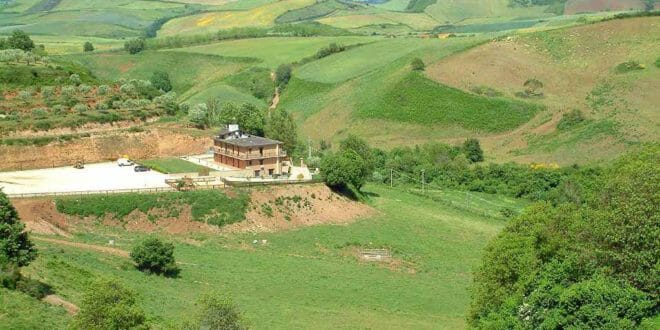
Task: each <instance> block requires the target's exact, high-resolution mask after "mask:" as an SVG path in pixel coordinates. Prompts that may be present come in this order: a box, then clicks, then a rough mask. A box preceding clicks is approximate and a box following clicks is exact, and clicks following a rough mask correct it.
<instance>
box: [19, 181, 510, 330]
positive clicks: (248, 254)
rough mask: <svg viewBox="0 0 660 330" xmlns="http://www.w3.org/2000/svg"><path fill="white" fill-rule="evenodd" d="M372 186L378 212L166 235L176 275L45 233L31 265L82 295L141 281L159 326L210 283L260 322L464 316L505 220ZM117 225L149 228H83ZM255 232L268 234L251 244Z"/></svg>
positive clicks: (350, 323)
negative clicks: (381, 255)
mask: <svg viewBox="0 0 660 330" xmlns="http://www.w3.org/2000/svg"><path fill="white" fill-rule="evenodd" d="M367 191H368V192H369V193H370V194H371V196H372V197H371V199H372V201H371V203H372V204H373V205H374V207H376V208H377V209H378V210H379V211H380V213H381V214H380V215H378V216H376V217H374V218H371V219H365V220H362V221H359V222H357V223H354V224H352V225H347V226H327V225H326V226H315V227H309V228H304V229H300V230H296V231H290V232H280V233H270V234H259V235H252V234H234V235H229V236H226V237H211V236H205V235H195V236H193V237H194V239H195V240H197V241H198V242H199V243H197V244H195V245H191V244H188V243H184V239H183V238H175V237H170V238H169V239H173V240H174V241H175V244H176V252H175V253H176V257H177V260H179V261H181V262H182V264H181V268H182V272H181V278H178V279H166V278H161V277H154V276H147V275H144V274H142V273H140V272H138V271H136V270H134V269H132V267H130V266H129V265H128V264H127V263H128V261H127V260H125V259H123V258H121V257H116V256H112V255H104V254H100V253H98V252H94V251H86V250H79V249H76V248H72V247H68V246H60V245H56V244H52V243H47V242H44V241H37V243H38V247H39V249H40V252H41V256H40V257H39V259H38V260H37V261H36V262H35V263H34V264H32V265H31V266H29V267H28V268H27V269H26V272H27V273H29V274H32V275H34V276H38V277H39V278H42V279H44V280H48V282H49V283H52V284H53V285H54V287H55V290H56V291H57V292H58V294H60V295H62V296H64V297H65V298H66V299H68V300H70V301H72V302H74V303H79V302H80V299H81V292H82V290H83V289H84V288H85V287H86V286H87V285H88V284H89V283H90V282H91V281H92V280H94V279H97V278H108V277H110V278H117V279H119V280H120V281H121V282H123V283H124V284H125V285H127V286H129V287H131V288H133V289H134V290H136V291H138V292H139V294H140V299H139V302H140V304H141V305H143V306H144V307H145V309H146V310H147V312H148V313H149V314H150V316H151V320H152V322H153V323H154V324H157V325H158V327H163V326H168V325H174V324H176V323H178V322H180V320H181V315H188V314H189V313H190V312H191V311H192V310H193V309H194V306H193V303H194V301H195V300H196V299H197V297H198V296H199V295H200V294H201V293H202V292H206V291H209V290H219V291H221V292H224V293H226V294H230V295H232V296H233V297H234V299H235V301H236V302H237V303H238V305H239V306H240V308H241V309H242V310H243V311H244V312H245V314H246V317H247V318H248V319H249V320H250V322H251V324H252V326H253V327H254V328H256V329H261V328H269V329H284V328H309V327H310V325H314V327H315V328H324V329H331V328H347V327H348V328H356V327H357V328H364V327H368V328H418V329H431V328H446V329H456V328H461V327H463V326H464V325H465V324H464V315H465V308H466V305H467V303H468V300H469V293H468V291H467V287H468V285H469V283H470V279H471V275H470V273H471V271H472V269H473V268H474V267H475V266H476V265H477V263H478V261H479V256H480V251H481V249H482V248H483V246H484V244H485V242H486V241H488V240H489V239H490V238H492V237H493V236H494V235H495V234H496V233H497V232H498V231H499V230H500V228H501V227H502V226H503V224H504V222H503V221H501V220H497V219H493V218H489V217H483V216H481V215H477V214H476V213H472V212H467V211H464V210H461V209H459V208H454V207H450V206H447V205H446V204H444V203H440V202H436V201H434V200H432V199H429V198H423V197H419V196H417V195H414V194H410V193H406V192H402V191H398V190H389V189H387V188H385V187H383V186H369V187H368V188H367ZM473 203H481V202H480V200H475V201H473ZM109 237H112V239H114V240H115V241H116V244H117V247H118V248H122V249H129V248H130V246H131V245H132V244H133V243H134V242H136V241H137V240H139V239H141V238H142V235H140V234H131V233H126V232H123V231H120V232H117V231H113V230H111V229H108V228H105V227H98V228H97V230H94V231H92V232H87V233H84V234H82V233H81V234H79V235H76V238H75V240H76V241H84V242H87V243H95V244H103V243H105V242H107V240H108V239H109ZM253 239H266V240H268V244H267V245H258V246H256V245H252V243H251V242H252V240H253ZM185 241H189V240H185ZM360 247H365V248H367V247H371V248H389V249H390V250H391V251H393V253H394V258H395V259H396V260H398V261H397V263H395V264H394V266H387V267H385V266H380V265H376V264H368V263H364V262H360V261H358V260H357V259H356V256H355V253H356V251H357V249H358V248H360Z"/></svg>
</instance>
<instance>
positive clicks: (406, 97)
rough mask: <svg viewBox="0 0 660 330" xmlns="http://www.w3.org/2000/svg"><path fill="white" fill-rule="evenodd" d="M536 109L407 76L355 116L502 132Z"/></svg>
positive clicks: (414, 76) (534, 113) (528, 116)
mask: <svg viewBox="0 0 660 330" xmlns="http://www.w3.org/2000/svg"><path fill="white" fill-rule="evenodd" d="M539 110H540V109H539V107H538V106H536V105H533V104H528V103H524V102H520V101H513V100H505V99H491V98H487V97H484V96H477V95H473V94H470V93H466V92H463V91H460V90H458V89H454V88H450V87H447V86H443V85H440V84H437V83H436V82H433V81H432V80H429V79H427V78H425V77H424V76H423V75H422V74H419V73H410V74H408V75H407V76H406V77H405V78H404V79H403V80H401V81H400V82H399V83H397V84H396V85H394V86H393V87H392V88H391V89H390V90H389V91H388V92H387V93H386V94H385V95H384V96H383V97H382V98H381V99H380V102H376V103H371V104H365V105H364V106H361V107H360V111H359V112H358V114H359V116H361V117H365V118H383V119H388V120H392V121H398V122H411V123H418V124H422V125H459V126H462V127H464V128H467V129H471V130H476V131H487V132H503V131H508V130H511V129H513V128H516V127H518V126H520V125H522V124H524V123H526V122H527V121H529V120H530V119H531V118H532V117H534V115H536V113H537V112H538V111H539Z"/></svg>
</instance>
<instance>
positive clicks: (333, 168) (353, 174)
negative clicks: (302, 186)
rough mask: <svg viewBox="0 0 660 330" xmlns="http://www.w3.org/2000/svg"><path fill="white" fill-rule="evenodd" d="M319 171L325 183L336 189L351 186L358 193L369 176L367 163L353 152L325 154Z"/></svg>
mask: <svg viewBox="0 0 660 330" xmlns="http://www.w3.org/2000/svg"><path fill="white" fill-rule="evenodd" d="M320 169H321V173H322V175H323V179H324V181H325V183H326V184H327V185H328V186H330V187H333V188H338V189H345V188H348V187H350V186H352V187H353V188H355V189H357V190H358V191H359V190H360V189H361V188H362V186H363V185H364V184H365V182H366V180H367V178H368V177H369V176H370V175H371V172H369V167H368V165H367V163H366V162H365V161H364V159H363V158H362V157H360V155H358V154H357V153H356V152H355V151H353V150H344V151H340V152H338V153H329V154H326V155H325V156H324V157H323V158H322V159H321V167H320Z"/></svg>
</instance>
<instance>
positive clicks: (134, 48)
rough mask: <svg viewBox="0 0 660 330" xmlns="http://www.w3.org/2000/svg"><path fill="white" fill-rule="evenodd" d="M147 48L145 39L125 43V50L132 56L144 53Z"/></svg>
mask: <svg viewBox="0 0 660 330" xmlns="http://www.w3.org/2000/svg"><path fill="white" fill-rule="evenodd" d="M146 46H147V42H146V41H145V40H144V38H135V39H131V40H128V41H126V42H125V43H124V49H125V50H126V51H127V52H128V53H129V54H131V55H134V54H137V53H140V52H142V51H143V50H144V49H145V48H146Z"/></svg>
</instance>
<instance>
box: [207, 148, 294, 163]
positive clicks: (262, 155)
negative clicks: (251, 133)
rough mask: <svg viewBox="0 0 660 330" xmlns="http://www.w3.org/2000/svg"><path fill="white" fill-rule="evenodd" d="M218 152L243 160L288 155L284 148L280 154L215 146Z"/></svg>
mask: <svg viewBox="0 0 660 330" xmlns="http://www.w3.org/2000/svg"><path fill="white" fill-rule="evenodd" d="M213 149H214V151H215V153H216V154H220V155H224V156H228V157H232V158H236V159H241V160H253V159H265V158H276V157H280V158H282V157H286V152H285V151H284V150H280V152H279V154H278V153H277V152H264V153H259V152H258V151H257V152H254V151H253V152H251V153H246V152H239V151H231V150H225V149H223V148H213Z"/></svg>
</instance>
